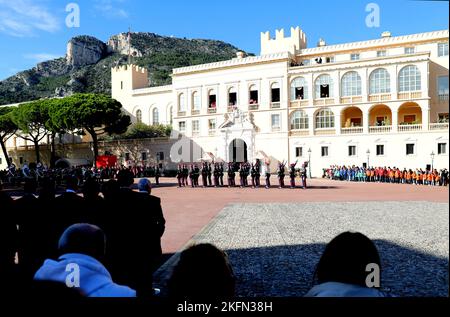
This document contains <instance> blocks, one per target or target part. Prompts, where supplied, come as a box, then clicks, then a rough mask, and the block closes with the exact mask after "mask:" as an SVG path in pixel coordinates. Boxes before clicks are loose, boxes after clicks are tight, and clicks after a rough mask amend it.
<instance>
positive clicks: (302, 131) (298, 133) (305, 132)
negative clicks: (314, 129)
mask: <svg viewBox="0 0 450 317" xmlns="http://www.w3.org/2000/svg"><path fill="white" fill-rule="evenodd" d="M289 134H290V135H291V136H304V135H309V129H297V130H291V131H290V132H289Z"/></svg>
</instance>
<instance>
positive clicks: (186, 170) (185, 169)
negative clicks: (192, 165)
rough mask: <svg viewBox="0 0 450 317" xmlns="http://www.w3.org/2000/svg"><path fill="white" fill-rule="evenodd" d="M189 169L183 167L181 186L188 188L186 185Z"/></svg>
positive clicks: (185, 166)
mask: <svg viewBox="0 0 450 317" xmlns="http://www.w3.org/2000/svg"><path fill="white" fill-rule="evenodd" d="M188 176H189V169H188V166H187V165H186V164H184V165H183V186H185V187H186V186H189V183H188Z"/></svg>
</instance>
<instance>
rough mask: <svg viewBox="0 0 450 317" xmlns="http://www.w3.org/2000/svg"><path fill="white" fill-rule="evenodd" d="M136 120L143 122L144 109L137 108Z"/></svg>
mask: <svg viewBox="0 0 450 317" xmlns="http://www.w3.org/2000/svg"><path fill="white" fill-rule="evenodd" d="M136 121H137V123H141V122H142V110H137V111H136Z"/></svg>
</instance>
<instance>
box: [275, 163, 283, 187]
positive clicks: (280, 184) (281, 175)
mask: <svg viewBox="0 0 450 317" xmlns="http://www.w3.org/2000/svg"><path fill="white" fill-rule="evenodd" d="M284 167H285V165H284V164H283V163H280V164H278V171H277V173H278V182H279V188H283V187H284V177H285V170H284Z"/></svg>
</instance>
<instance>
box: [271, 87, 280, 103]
mask: <svg viewBox="0 0 450 317" xmlns="http://www.w3.org/2000/svg"><path fill="white" fill-rule="evenodd" d="M270 102H272V103H276V102H280V83H278V82H276V83H272V85H270Z"/></svg>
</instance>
